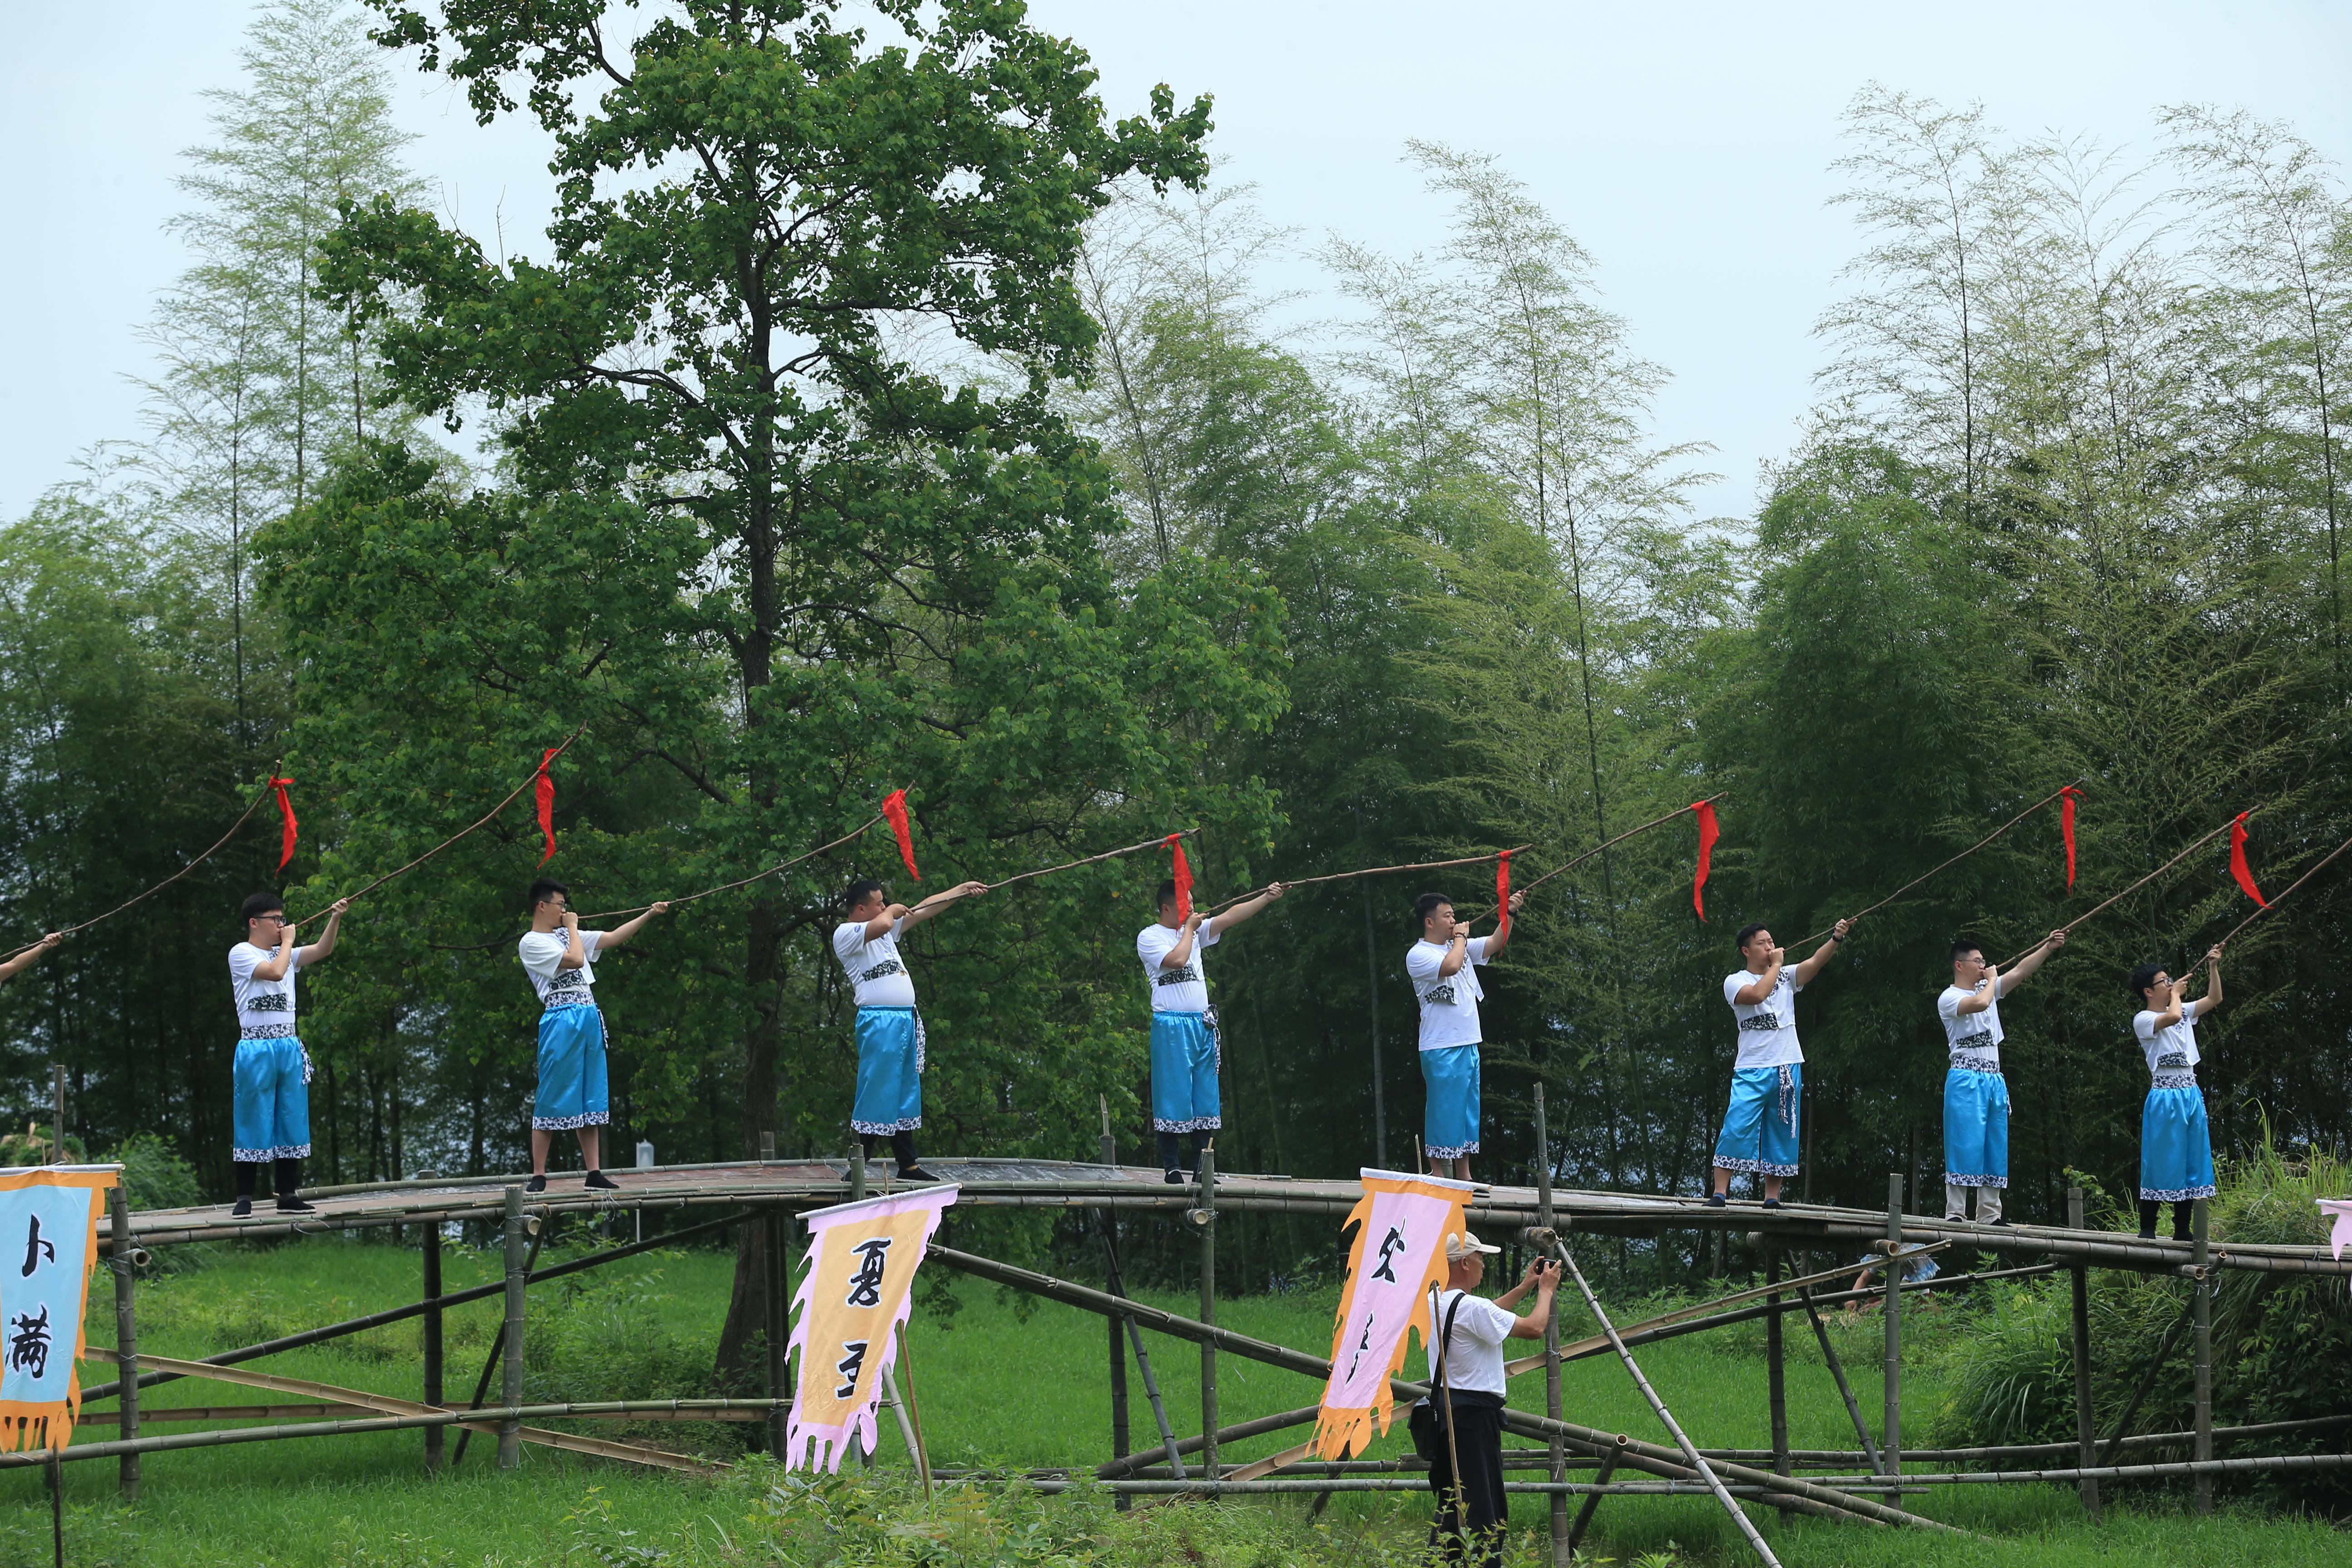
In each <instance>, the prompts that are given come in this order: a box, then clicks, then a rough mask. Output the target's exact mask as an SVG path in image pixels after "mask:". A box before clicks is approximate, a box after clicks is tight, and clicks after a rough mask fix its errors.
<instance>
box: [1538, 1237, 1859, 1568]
mask: <svg viewBox="0 0 2352 1568" xmlns="http://www.w3.org/2000/svg"><path fill="white" fill-rule="evenodd" d="M1551 1253H1552V1256H1553V1257H1555V1258H1559V1261H1560V1263H1561V1265H1562V1267H1564V1268H1567V1270H1568V1274H1569V1278H1570V1279H1573V1280H1575V1281H1576V1289H1577V1290H1578V1291H1579V1292H1580V1294H1581V1295H1582V1296H1583V1297H1584V1307H1585V1310H1587V1311H1589V1312H1591V1314H1592V1316H1593V1318H1594V1320H1595V1321H1598V1322H1599V1323H1600V1324H1601V1331H1602V1332H1603V1333H1605V1334H1607V1335H1608V1336H1609V1339H1610V1342H1611V1343H1612V1344H1613V1345H1614V1346H1615V1347H1616V1350H1617V1359H1618V1360H1619V1361H1621V1362H1622V1363H1624V1365H1625V1371H1626V1373H1627V1375H1629V1376H1630V1377H1632V1378H1633V1386H1634V1387H1636V1388H1638V1389H1640V1390H1641V1391H1642V1397H1643V1399H1645V1400H1647V1401H1648V1402H1649V1405H1650V1410H1651V1413H1652V1414H1654V1415H1656V1416H1657V1418H1658V1423H1659V1425H1661V1426H1664V1427H1665V1429H1666V1430H1667V1431H1668V1432H1671V1433H1672V1434H1674V1439H1675V1447H1678V1448H1680V1449H1681V1450H1682V1451H1683V1459H1684V1461H1685V1463H1687V1464H1688V1465H1689V1466H1690V1468H1692V1469H1694V1470H1696V1471H1697V1472H1698V1474H1699V1479H1701V1480H1704V1481H1705V1482H1706V1484H1707V1487H1708V1489H1710V1490H1712V1491H1713V1492H1714V1493H1715V1496H1716V1500H1717V1502H1719V1503H1721V1504H1722V1505H1723V1510H1724V1511H1725V1512H1726V1513H1728V1514H1729V1515H1731V1522H1732V1523H1734V1524H1736V1525H1738V1527H1739V1533H1740V1534H1742V1535H1744V1536H1746V1537H1747V1538H1748V1546H1749V1547H1750V1548H1752V1549H1753V1550H1754V1551H1755V1552H1756V1555H1757V1556H1759V1557H1760V1558H1762V1559H1763V1560H1764V1563H1765V1568H1780V1559H1779V1558H1777V1557H1775V1556H1773V1555H1772V1549H1771V1548H1770V1547H1769V1546H1767V1545H1766V1544H1765V1543H1764V1537H1763V1536H1762V1535H1761V1534H1759V1533H1758V1531H1757V1529H1756V1521H1754V1520H1752V1519H1749V1518H1748V1513H1747V1510H1744V1509H1742V1508H1741V1507H1740V1506H1739V1504H1738V1503H1737V1502H1736V1501H1734V1500H1732V1496H1731V1494H1730V1493H1729V1492H1727V1491H1726V1490H1724V1489H1723V1482H1722V1481H1721V1480H1720V1479H1717V1476H1716V1473H1715V1469H1714V1467H1713V1466H1711V1465H1710V1464H1708V1462H1707V1461H1706V1458H1704V1457H1702V1456H1701V1455H1700V1453H1699V1451H1698V1446H1697V1445H1696V1444H1695V1443H1693V1442H1692V1441H1691V1440H1690V1438H1689V1437H1688V1436H1686V1435H1685V1433H1684V1431H1683V1428H1682V1424H1681V1423H1680V1422H1678V1421H1676V1420H1675V1416H1674V1412H1673V1411H1671V1410H1668V1409H1667V1408H1666V1402H1665V1401H1664V1400H1663V1399H1660V1398H1659V1397H1658V1391H1657V1390H1656V1389H1654V1388H1652V1387H1651V1386H1650V1380H1649V1379H1648V1378H1646V1377H1643V1375H1642V1369H1641V1367H1640V1366H1639V1365H1637V1364H1636V1363H1634V1360H1633V1352H1631V1351H1629V1350H1627V1349H1626V1348H1625V1342H1624V1341H1622V1340H1621V1339H1619V1338H1618V1337H1617V1330H1616V1329H1615V1327H1614V1326H1612V1324H1611V1322H1610V1321H1609V1314H1608V1313H1607V1312H1606V1311H1604V1310H1601V1298H1600V1297H1598V1296H1596V1295H1594V1294H1593V1293H1592V1287H1591V1285H1589V1284H1587V1283H1586V1282H1585V1279H1584V1270H1583V1269H1581V1268H1578V1267H1577V1266H1576V1259H1575V1258H1574V1257H1573V1256H1571V1255H1570V1252H1569V1250H1568V1248H1567V1247H1565V1246H1564V1245H1562V1244H1561V1243H1560V1242H1559V1241H1557V1240H1555V1241H1554V1242H1553V1243H1552V1244H1551ZM1890 1299H1891V1298H1890Z"/></svg>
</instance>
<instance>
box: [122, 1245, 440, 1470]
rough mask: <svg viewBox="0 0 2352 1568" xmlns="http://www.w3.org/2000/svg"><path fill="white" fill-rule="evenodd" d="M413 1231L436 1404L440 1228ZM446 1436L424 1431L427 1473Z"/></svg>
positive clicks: (428, 1387) (428, 1374)
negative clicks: (421, 1263)
mask: <svg viewBox="0 0 2352 1568" xmlns="http://www.w3.org/2000/svg"><path fill="white" fill-rule="evenodd" d="M416 1228H417V1230H418V1231H419V1232H420V1233H421V1237H422V1239H421V1240H420V1242H419V1243H418V1245H419V1247H421V1248H422V1249H423V1252H424V1260H425V1299H424V1306H425V1314H424V1316H425V1404H427V1405H438V1404H440V1403H441V1402H442V1399H441V1395H442V1387H441V1356H442V1338H441V1331H442V1314H441V1226H440V1223H439V1222H438V1221H427V1222H426V1223H425V1224H424V1225H421V1226H417V1227H416ZM122 1381H123V1384H124V1386H125V1387H128V1386H129V1385H130V1383H131V1374H130V1373H124V1374H123V1379H122ZM448 1436H449V1429H448V1428H447V1427H446V1426H427V1427H426V1428H425V1473H426V1474H428V1475H436V1476H437V1475H439V1474H440V1473H441V1465H442V1460H443V1459H444V1458H445V1457H446V1455H445V1445H446V1443H447V1441H448Z"/></svg>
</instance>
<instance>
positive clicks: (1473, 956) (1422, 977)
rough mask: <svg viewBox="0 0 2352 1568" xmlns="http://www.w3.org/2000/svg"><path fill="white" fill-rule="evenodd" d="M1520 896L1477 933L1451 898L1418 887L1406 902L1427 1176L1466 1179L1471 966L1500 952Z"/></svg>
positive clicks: (1470, 1118) (1472, 1084)
mask: <svg viewBox="0 0 2352 1568" xmlns="http://www.w3.org/2000/svg"><path fill="white" fill-rule="evenodd" d="M1527 897H1528V896H1527V894H1526V893H1525V892H1523V891H1522V892H1517V893H1513V894H1512V895H1511V901H1510V904H1509V906H1508V907H1507V908H1506V909H1505V910H1503V911H1502V915H1501V918H1500V920H1499V921H1497V922H1496V926H1495V934H1494V935H1492V936H1480V937H1474V936H1472V935H1471V934H1470V922H1469V921H1457V920H1455V919H1454V903H1453V900H1450V899H1448V898H1446V896H1445V895H1444V894H1443V893H1423V894H1422V896H1421V897H1420V898H1419V899H1418V900H1414V902H1413V906H1412V912H1413V913H1414V915H1415V916H1417V917H1418V918H1419V919H1420V921H1421V940H1420V941H1419V942H1414V943H1413V944H1412V947H1411V948H1409V949H1407V950H1406V952H1405V955H1404V972H1405V974H1406V976H1407V978H1409V979H1411V980H1412V994H1413V999H1414V1000H1415V1001H1417V1002H1419V1003H1420V1004H1421V1081H1422V1086H1423V1089H1426V1090H1427V1091H1428V1103H1427V1105H1426V1107H1425V1109H1424V1110H1423V1111H1422V1120H1421V1132H1422V1142H1423V1145H1424V1147H1423V1153H1424V1154H1426V1155H1427V1156H1428V1158H1429V1173H1430V1174H1431V1175H1433V1176H1444V1175H1447V1174H1451V1175H1452V1176H1453V1177H1454V1179H1455V1180H1457V1181H1464V1182H1466V1181H1468V1180H1469V1179H1470V1156H1471V1155H1473V1154H1475V1153H1476V1152H1478V1080H1479V1072H1478V1068H1479V1062H1480V1058H1479V1054H1478V1047H1479V1046H1480V1045H1481V1044H1482V1043H1484V1042H1485V1040H1486V1035H1485V1033H1484V1031H1483V1029H1482V1027H1481V1026H1480V1025H1479V1022H1478V1002H1479V999H1480V998H1481V997H1483V996H1485V995H1486V988H1485V987H1483V986H1481V985H1480V984H1478V967H1477V966H1478V965H1480V964H1482V963H1493V962H1494V961H1495V960H1496V959H1497V958H1500V957H1501V956H1502V955H1503V949H1504V948H1505V947H1506V946H1507V945H1508V944H1509V942H1510V940H1511V917H1512V916H1513V915H1516V914H1517V913H1518V912H1519V906H1520V905H1521V904H1523V903H1525V902H1526V901H1527ZM1449 1162H1450V1163H1452V1164H1453V1166H1454V1169H1453V1170H1452V1172H1451V1173H1449V1172H1448V1171H1447V1170H1446V1168H1445V1167H1446V1165H1447V1163H1449Z"/></svg>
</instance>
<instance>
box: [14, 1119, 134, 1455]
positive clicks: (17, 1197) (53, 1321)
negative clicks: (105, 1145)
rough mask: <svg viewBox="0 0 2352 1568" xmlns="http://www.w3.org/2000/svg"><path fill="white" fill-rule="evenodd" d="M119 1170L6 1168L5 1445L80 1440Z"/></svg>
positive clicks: (59, 1443) (51, 1444) (105, 1167)
mask: <svg viewBox="0 0 2352 1568" xmlns="http://www.w3.org/2000/svg"><path fill="white" fill-rule="evenodd" d="M120 1171H121V1166H119V1165H52V1166H47V1167H42V1168H38V1169H32V1170H15V1171H0V1449H6V1450H9V1451H15V1450H17V1449H22V1448H41V1447H57V1448H62V1447H65V1446H66V1445H67V1444H68V1443H70V1442H72V1441H73V1427H74V1419H75V1417H76V1416H77V1415H79V1414H80V1411H81V1373H80V1362H81V1356H82V1349H83V1346H82V1332H81V1331H82V1314H83V1309H84V1308H85V1306H86V1305H87V1304H88V1300H89V1271H90V1268H91V1266H92V1265H94V1264H95V1263H96V1262H97V1261H98V1218H99V1215H101V1214H103V1213H104V1212H105V1210H106V1194H107V1193H108V1192H109V1191H110V1190H111V1189H112V1187H113V1186H114V1184H115V1181H116V1178H117V1175H118V1173H120Z"/></svg>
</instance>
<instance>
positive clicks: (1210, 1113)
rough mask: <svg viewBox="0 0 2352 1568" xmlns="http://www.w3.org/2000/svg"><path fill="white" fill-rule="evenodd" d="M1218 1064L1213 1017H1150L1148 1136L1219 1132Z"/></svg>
mask: <svg viewBox="0 0 2352 1568" xmlns="http://www.w3.org/2000/svg"><path fill="white" fill-rule="evenodd" d="M1220 1063H1221V1058H1220V1056H1219V1053H1218V1047H1217V1022H1216V1018H1215V1016H1214V1015H1213V1014H1210V1013H1154V1014H1152V1015H1151V1130H1152V1131H1155V1132H1209V1131H1215V1130H1216V1129H1217V1128H1220V1127H1223V1125H1224V1124H1225V1122H1224V1117H1223V1114H1222V1112H1223V1104H1222V1103H1221V1102H1220V1101H1219V1100H1218V1098H1217V1068H1218V1067H1219V1065H1220Z"/></svg>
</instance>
